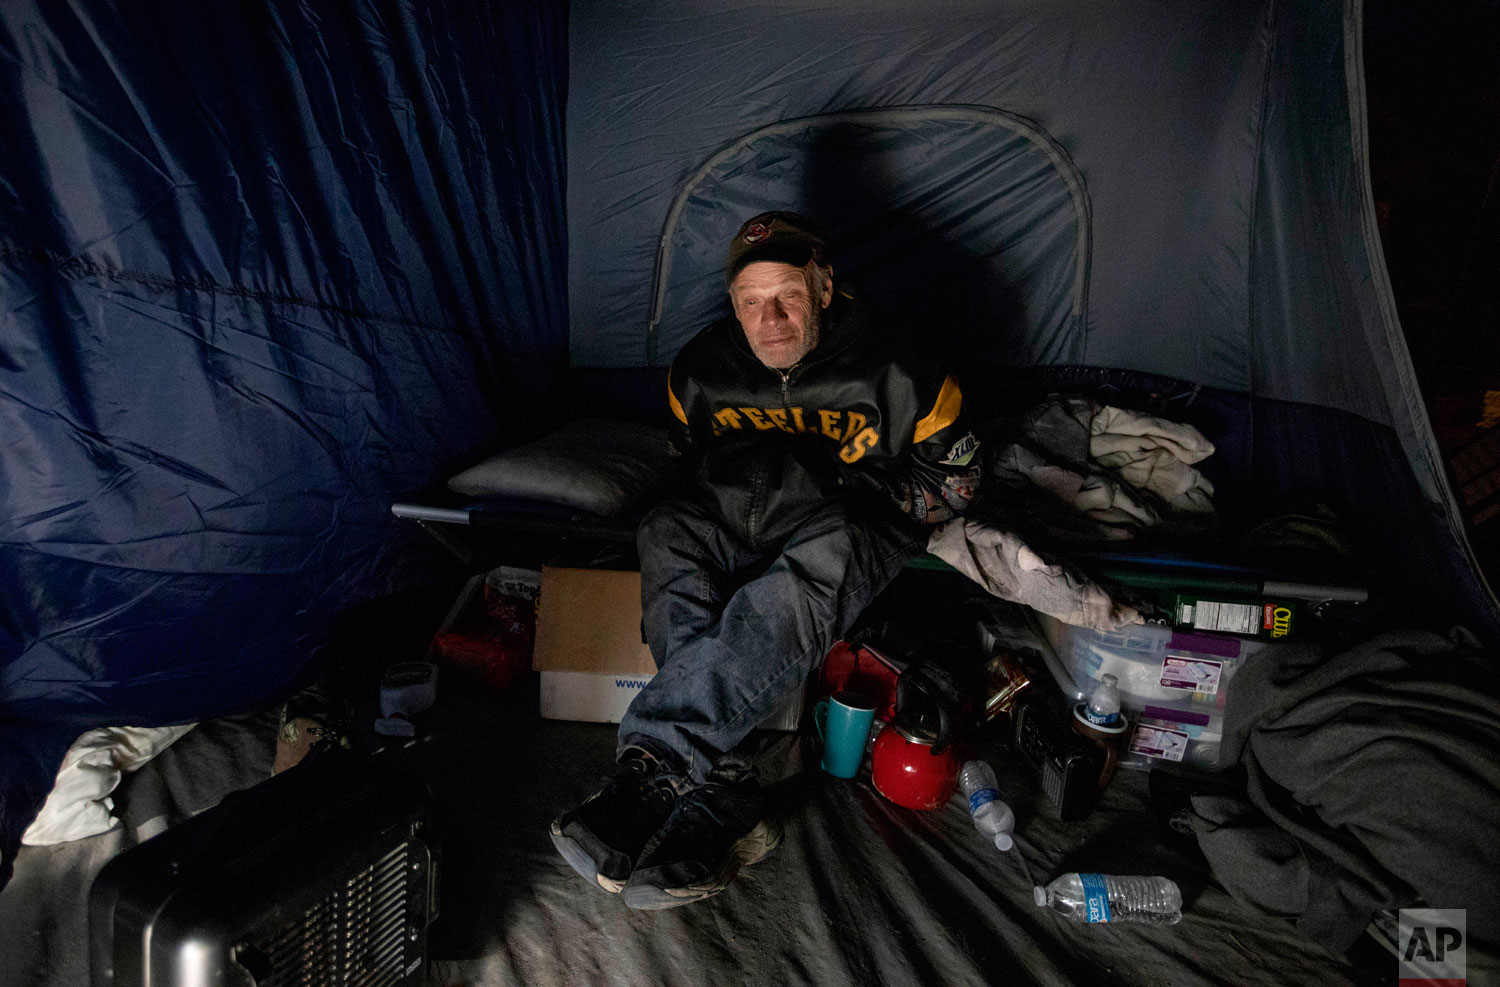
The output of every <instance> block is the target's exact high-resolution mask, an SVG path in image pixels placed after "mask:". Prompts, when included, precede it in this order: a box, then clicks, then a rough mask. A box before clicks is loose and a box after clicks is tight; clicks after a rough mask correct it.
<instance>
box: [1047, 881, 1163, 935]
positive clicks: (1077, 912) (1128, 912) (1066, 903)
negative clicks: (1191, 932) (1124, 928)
mask: <svg viewBox="0 0 1500 987" xmlns="http://www.w3.org/2000/svg"><path fill="white" fill-rule="evenodd" d="M1034 894H1035V896H1036V903H1037V904H1038V905H1041V906H1042V907H1044V908H1050V909H1052V910H1053V911H1054V912H1056V913H1057V914H1059V915H1061V916H1063V917H1064V918H1068V919H1072V920H1073V921H1075V922H1152V923H1159V924H1161V925H1176V924H1177V923H1178V922H1180V921H1181V920H1182V892H1181V891H1180V890H1178V888H1177V885H1176V884H1175V883H1173V882H1172V881H1171V880H1169V879H1167V878H1165V877H1116V876H1114V875H1112V874H1078V873H1071V874H1063V875H1062V876H1060V877H1057V878H1055V879H1054V880H1053V881H1052V883H1051V884H1049V885H1047V886H1046V887H1045V888H1043V887H1038V888H1035V889H1034Z"/></svg>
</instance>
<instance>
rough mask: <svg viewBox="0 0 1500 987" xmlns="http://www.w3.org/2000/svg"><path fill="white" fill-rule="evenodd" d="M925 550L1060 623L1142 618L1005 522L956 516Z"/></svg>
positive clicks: (1116, 623)
mask: <svg viewBox="0 0 1500 987" xmlns="http://www.w3.org/2000/svg"><path fill="white" fill-rule="evenodd" d="M927 551H929V552H931V553H932V554H933V555H936V556H937V557H938V558H940V559H942V560H943V561H944V562H946V563H948V564H949V565H951V566H953V568H955V569H957V570H958V571H959V572H962V573H963V574H964V575H966V576H968V577H969V578H970V579H972V580H974V581H975V582H976V583H978V584H979V585H981V586H983V587H984V588H985V590H986V591H987V592H989V593H990V594H991V595H993V596H998V597H1000V598H1001V599H1002V600H1010V601H1011V602H1013V603H1021V604H1024V605H1026V606H1028V607H1031V608H1032V609H1033V610H1038V611H1040V612H1042V613H1045V614H1048V615H1049V616H1052V617H1056V618H1057V619H1058V620H1061V621H1062V622H1063V623H1065V624H1074V625H1076V626H1079V627H1087V628H1090V629H1093V630H1102V631H1114V630H1119V629H1120V628H1122V627H1124V626H1126V625H1128V624H1139V623H1142V618H1141V615H1140V614H1139V613H1137V612H1136V611H1135V609H1134V608H1133V607H1128V606H1124V605H1122V604H1117V603H1116V602H1115V601H1114V600H1112V599H1111V598H1110V596H1109V594H1108V593H1106V592H1105V591H1104V588H1103V587H1102V586H1100V585H1099V584H1098V583H1096V582H1094V581H1093V580H1092V579H1090V578H1089V577H1088V576H1085V575H1083V574H1082V573H1079V572H1076V571H1074V570H1072V569H1069V568H1068V567H1066V566H1063V565H1058V564H1056V563H1048V562H1046V561H1045V560H1043V559H1042V557H1041V556H1039V555H1037V554H1036V553H1035V552H1033V551H1032V550H1031V549H1030V548H1029V547H1027V545H1026V543H1025V542H1024V541H1022V540H1021V539H1020V538H1019V537H1018V536H1017V535H1015V534H1013V533H1012V532H1009V531H1006V530H1005V529H1004V528H998V527H995V526H993V525H989V524H985V523H984V522H982V521H975V520H971V519H968V518H955V519H954V520H952V521H947V522H945V523H943V524H940V525H938V527H937V528H936V529H935V530H934V531H933V532H932V534H931V536H929V538H928V540H927Z"/></svg>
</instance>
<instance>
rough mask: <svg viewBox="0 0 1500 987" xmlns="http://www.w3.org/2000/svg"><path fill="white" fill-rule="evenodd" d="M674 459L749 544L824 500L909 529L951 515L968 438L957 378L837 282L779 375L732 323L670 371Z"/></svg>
mask: <svg viewBox="0 0 1500 987" xmlns="http://www.w3.org/2000/svg"><path fill="white" fill-rule="evenodd" d="M667 387H668V392H669V394H668V401H669V403H670V406H671V411H672V416H673V419H674V421H673V429H672V447H673V451H674V452H675V453H677V454H679V455H683V456H685V457H686V461H687V463H688V466H689V469H688V473H689V478H690V482H691V483H692V484H693V486H694V487H695V490H696V494H697V496H699V497H700V498H702V499H705V500H706V501H707V502H708V504H709V506H710V508H711V509H712V510H713V511H714V513H715V514H716V516H717V517H719V518H720V519H721V520H723V522H724V523H725V524H726V525H727V526H728V527H729V528H730V529H731V530H732V531H734V532H736V533H737V534H739V535H740V536H741V537H742V538H744V539H746V540H747V541H748V542H750V543H751V544H761V543H765V542H768V541H773V540H776V539H780V538H783V537H785V536H786V535H787V534H789V533H790V531H791V530H793V529H794V528H795V526H796V525H797V524H798V523H799V522H800V520H801V519H803V518H805V517H806V516H808V515H809V514H811V513H812V512H813V511H814V510H815V509H817V508H818V507H819V506H820V505H821V504H823V503H825V502H826V501H827V500H829V499H830V498H835V497H841V496H863V497H866V498H868V497H871V496H872V495H873V496H874V497H876V498H878V499H879V500H880V501H881V502H884V503H886V504H887V505H888V506H892V507H893V508H894V509H896V510H899V511H901V512H902V513H904V514H905V515H906V516H907V517H908V518H910V519H911V520H913V521H916V522H925V523H934V522H937V521H941V520H945V519H946V518H948V517H951V516H953V515H954V514H955V513H958V512H960V511H962V510H963V509H964V508H965V507H967V506H968V504H969V502H970V500H972V498H973V496H974V494H975V492H976V490H977V487H978V482H979V476H980V469H979V466H980V463H979V442H978V440H977V439H976V438H975V437H974V434H973V433H972V432H971V431H970V430H969V426H968V423H967V419H966V418H965V416H964V414H963V394H962V392H961V391H960V389H959V385H958V381H957V380H956V379H955V378H954V377H953V376H951V375H950V374H948V373H946V372H944V371H943V370H942V369H940V368H939V367H938V366H937V365H936V364H935V363H933V362H932V361H930V360H928V359H926V358H924V357H921V356H919V355H917V354H916V353H915V352H913V351H912V349H911V348H910V347H908V346H905V345H903V343H902V341H901V340H900V339H899V338H898V337H897V336H896V335H895V334H894V333H892V332H891V331H890V330H888V329H886V328H885V327H883V326H881V325H879V324H878V323H877V322H876V320H875V319H874V318H873V314H872V312H871V308H870V305H869V303H868V302H867V301H866V300H865V299H864V297H863V296H862V295H861V294H860V293H858V292H857V291H854V290H851V289H850V288H849V287H847V286H845V285H837V284H836V285H835V290H834V296H833V301H832V302H831V303H830V305H829V306H828V308H827V309H825V310H824V311H823V324H822V329H821V332H820V339H819V342H818V345H817V347H815V348H814V349H813V351H812V352H810V353H809V354H808V355H807V356H806V357H804V358H803V359H802V361H801V362H800V363H798V364H797V365H796V366H794V367H792V368H791V369H789V370H784V371H783V370H775V369H772V368H770V367H767V366H766V365H765V364H763V363H761V362H760V360H758V359H757V358H756V357H755V354H754V353H753V352H751V349H750V344H749V342H748V341H747V340H746V338H745V333H744V330H743V329H742V328H741V327H740V324H739V322H738V320H736V319H735V318H733V317H732V316H731V317H729V318H726V319H723V320H721V321H719V322H716V323H714V324H713V325H711V326H709V327H708V328H707V329H704V330H703V331H702V332H700V333H698V334H697V335H696V336H694V337H693V338H692V339H691V340H689V341H688V343H687V345H685V346H684V347H683V348H682V350H681V351H680V352H679V353H678V354H677V358H676V359H675V360H674V361H673V363H672V368H671V371H670V374H669V376H668V381H667Z"/></svg>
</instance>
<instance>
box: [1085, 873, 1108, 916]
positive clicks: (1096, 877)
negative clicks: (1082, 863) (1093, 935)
mask: <svg viewBox="0 0 1500 987" xmlns="http://www.w3.org/2000/svg"><path fill="white" fill-rule="evenodd" d="M1078 879H1079V880H1080V881H1081V882H1083V900H1084V904H1085V905H1087V907H1088V920H1089V921H1090V922H1108V921H1109V895H1107V894H1105V892H1104V875H1103V874H1079V875H1078Z"/></svg>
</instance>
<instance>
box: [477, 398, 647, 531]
mask: <svg viewBox="0 0 1500 987" xmlns="http://www.w3.org/2000/svg"><path fill="white" fill-rule="evenodd" d="M675 473H676V466H675V464H674V462H673V460H672V458H671V456H670V455H669V454H668V452H667V430H666V429H665V428H661V427H660V426H657V425H642V424H639V423H636V422H612V421H602V420H598V419H581V420H579V421H575V422H570V423H569V424H567V425H564V426H563V427H562V428H559V429H558V430H557V431H555V432H553V433H551V434H550V435H548V436H546V437H544V438H541V439H538V440H537V441H535V442H529V443H527V444H526V445H523V446H517V447H516V448H514V449H507V450H505V451H504V452H501V453H497V454H496V455H493V456H491V457H490V458H488V459H486V460H485V461H484V462H482V463H478V464H476V465H474V466H471V467H469V468H468V469H466V470H464V471H463V472H462V473H460V474H458V475H457V476H455V477H454V478H453V479H451V480H449V481H448V489H449V490H452V491H453V492H454V493H458V494H463V495H464V496H468V497H518V498H522V499H525V500H537V501H543V502H545V503H549V504H560V505H563V506H566V507H572V508H577V509H578V510H583V511H588V512H590V513H592V514H597V515H600V516H601V517H619V516H620V515H622V514H624V513H626V512H627V511H630V510H631V509H632V508H634V507H636V506H638V505H640V504H641V503H643V502H644V501H645V500H647V499H648V498H649V497H652V496H653V495H655V494H658V493H660V492H661V491H663V490H665V489H666V487H667V485H668V484H669V483H670V482H671V479H672V477H673V476H674V475H675Z"/></svg>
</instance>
